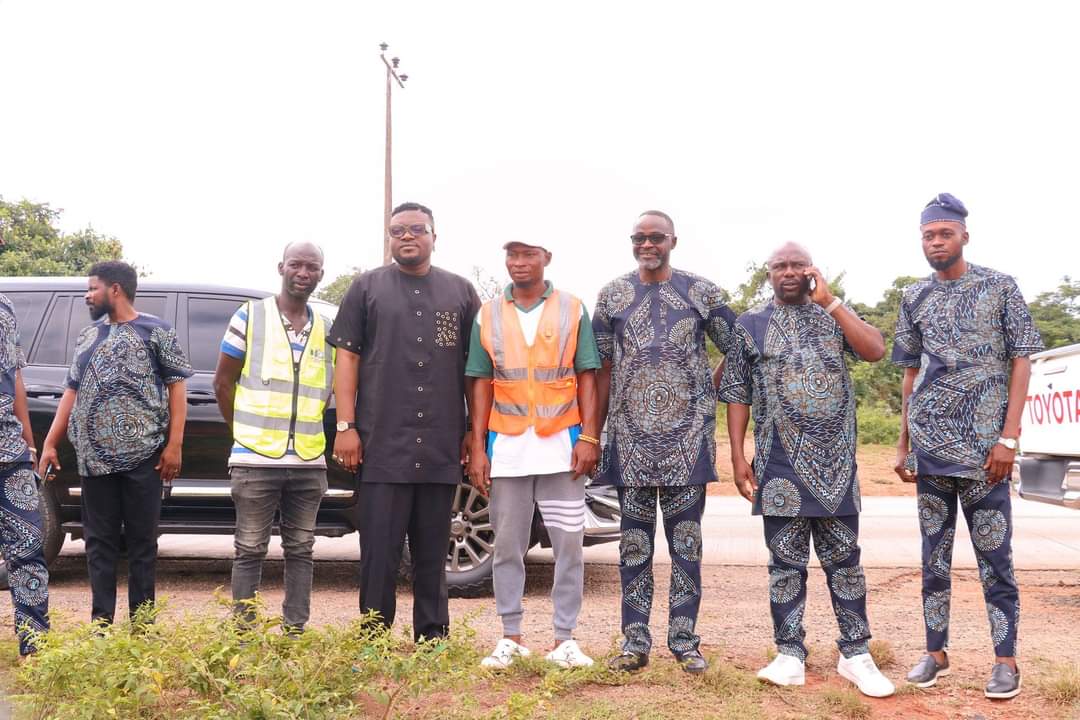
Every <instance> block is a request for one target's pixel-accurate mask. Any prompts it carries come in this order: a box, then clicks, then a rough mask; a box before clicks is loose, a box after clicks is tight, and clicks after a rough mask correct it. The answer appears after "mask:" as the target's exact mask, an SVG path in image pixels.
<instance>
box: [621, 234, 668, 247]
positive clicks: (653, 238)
mask: <svg viewBox="0 0 1080 720" xmlns="http://www.w3.org/2000/svg"><path fill="white" fill-rule="evenodd" d="M673 237H675V236H674V235H672V234H671V233H652V234H651V235H646V234H645V233H634V234H633V235H631V236H630V242H632V243H634V244H635V245H644V244H645V241H646V240H648V241H649V242H650V243H652V244H653V245H659V244H660V243H662V242H664V241H665V240H667V239H669V238H673Z"/></svg>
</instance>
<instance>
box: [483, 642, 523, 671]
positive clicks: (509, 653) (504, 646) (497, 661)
mask: <svg viewBox="0 0 1080 720" xmlns="http://www.w3.org/2000/svg"><path fill="white" fill-rule="evenodd" d="M531 654H532V653H530V652H529V648H527V647H525V646H524V645H518V644H517V643H516V642H514V641H513V640H511V639H510V638H503V639H502V640H500V641H499V644H498V645H496V646H495V649H494V650H492V651H491V654H490V655H488V656H487V657H486V658H484V659H483V660H481V661H480V667H485V668H491V669H494V670H505V669H506V668H508V667H510V663H512V662H514V658H515V657H529V655H531Z"/></svg>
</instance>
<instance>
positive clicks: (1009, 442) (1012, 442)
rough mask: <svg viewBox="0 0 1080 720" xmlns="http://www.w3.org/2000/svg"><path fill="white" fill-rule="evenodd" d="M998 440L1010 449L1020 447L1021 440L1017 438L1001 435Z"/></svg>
mask: <svg viewBox="0 0 1080 720" xmlns="http://www.w3.org/2000/svg"><path fill="white" fill-rule="evenodd" d="M998 442H999V443H1001V444H1002V445H1004V446H1005V447H1007V448H1009V449H1010V450H1017V449H1019V447H1020V441H1019V440H1018V439H1016V438H1007V437H999V438H998Z"/></svg>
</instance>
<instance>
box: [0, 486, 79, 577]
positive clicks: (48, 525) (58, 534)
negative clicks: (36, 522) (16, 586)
mask: <svg viewBox="0 0 1080 720" xmlns="http://www.w3.org/2000/svg"><path fill="white" fill-rule="evenodd" d="M38 511H39V512H40V513H41V524H42V530H43V531H44V532H43V533H42V538H41V540H42V549H43V550H44V554H45V565H46V566H48V565H52V562H53V560H55V559H56V556H57V555H59V554H60V548H61V547H63V545H64V531H63V530H62V529H61V528H60V508H59V506H58V505H57V504H56V498H54V497H53V494H52V492H51V491H50V489H49V488H48V487H42V488H41V489H40V490H39V492H38ZM9 587H10V583H9V582H8V571H7V560H5V559H4V557H3V556H2V555H0V590H7V589H8V588H9Z"/></svg>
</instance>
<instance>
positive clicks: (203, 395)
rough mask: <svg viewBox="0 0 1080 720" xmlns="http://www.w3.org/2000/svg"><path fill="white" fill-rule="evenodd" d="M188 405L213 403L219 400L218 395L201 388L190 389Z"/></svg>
mask: <svg viewBox="0 0 1080 720" xmlns="http://www.w3.org/2000/svg"><path fill="white" fill-rule="evenodd" d="M187 401H188V405H213V404H214V403H216V402H217V396H216V395H214V393H212V392H204V391H200V390H194V391H191V390H189V391H188V394H187Z"/></svg>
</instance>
